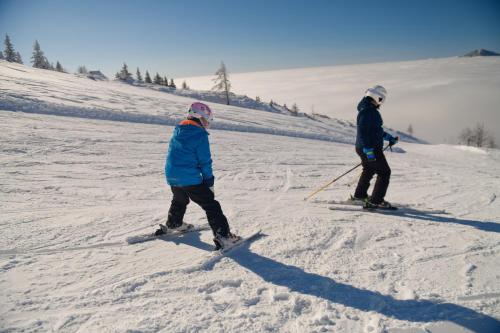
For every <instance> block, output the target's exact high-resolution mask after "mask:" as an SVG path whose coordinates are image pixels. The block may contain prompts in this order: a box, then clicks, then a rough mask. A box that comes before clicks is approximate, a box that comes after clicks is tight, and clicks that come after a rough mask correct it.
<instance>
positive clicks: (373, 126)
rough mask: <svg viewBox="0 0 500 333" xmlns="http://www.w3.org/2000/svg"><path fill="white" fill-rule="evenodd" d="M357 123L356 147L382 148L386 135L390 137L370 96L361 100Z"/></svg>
mask: <svg viewBox="0 0 500 333" xmlns="http://www.w3.org/2000/svg"><path fill="white" fill-rule="evenodd" d="M356 124H357V134H356V148H359V149H363V148H373V149H382V148H383V146H384V137H386V138H387V137H390V135H389V134H388V133H386V132H384V129H383V128H382V125H383V124H384V122H383V121H382V116H381V115H380V112H379V111H378V109H377V107H376V106H375V104H373V102H372V101H371V98H370V97H364V98H363V99H362V100H361V102H359V104H358V117H357V120H356Z"/></svg>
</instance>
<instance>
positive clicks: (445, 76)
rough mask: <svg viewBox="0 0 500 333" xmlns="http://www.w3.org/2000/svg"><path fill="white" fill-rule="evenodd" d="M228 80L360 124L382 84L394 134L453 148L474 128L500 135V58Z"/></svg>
mask: <svg viewBox="0 0 500 333" xmlns="http://www.w3.org/2000/svg"><path fill="white" fill-rule="evenodd" d="M228 69H229V70H231V66H230V64H228ZM212 79H213V75H212V76H203V77H190V78H179V79H177V80H178V81H179V82H181V81H182V80H185V81H186V82H187V84H188V85H189V86H190V87H192V88H194V89H210V88H211V87H212V84H213V83H212V81H211V80H212ZM230 80H231V84H232V87H233V91H234V92H236V93H240V94H247V95H249V96H252V97H255V96H259V97H260V98H261V99H262V100H263V101H269V100H270V99H273V100H274V101H275V102H278V103H280V104H283V103H286V104H287V105H288V106H290V105H292V104H293V103H297V104H298V106H299V108H300V109H301V111H304V112H311V110H314V111H315V112H318V113H322V114H326V115H328V116H330V117H334V118H341V119H347V120H354V119H355V117H356V110H355V105H356V104H357V103H358V102H359V99H360V96H362V95H363V93H364V92H365V90H366V89H367V88H368V87H370V86H373V85H375V84H381V85H383V86H384V87H386V88H387V91H388V97H387V102H386V103H385V105H384V106H383V107H382V116H383V117H384V121H385V124H386V125H387V126H389V127H392V128H399V129H402V130H405V129H407V128H408V126H409V125H410V124H412V126H413V128H414V131H415V133H416V134H417V136H419V137H420V138H422V139H424V140H427V141H431V142H436V143H437V142H440V143H442V142H448V143H456V142H457V140H458V135H459V134H460V132H461V131H462V130H463V129H464V128H466V127H474V126H475V124H476V123H477V122H482V123H484V124H485V126H486V128H488V129H489V131H491V132H492V133H493V134H494V135H496V134H497V133H500V113H499V112H498V111H497V110H498V105H500V95H499V94H498V90H499V89H500V57H474V58H462V57H454V58H442V59H427V60H417V61H404V62H388V63H376V64H363V65H348V66H331V67H318V68H301V69H289V70H279V71H267V72H253V73H233V74H231V73H230ZM496 139H497V140H498V139H499V138H498V136H497V137H496Z"/></svg>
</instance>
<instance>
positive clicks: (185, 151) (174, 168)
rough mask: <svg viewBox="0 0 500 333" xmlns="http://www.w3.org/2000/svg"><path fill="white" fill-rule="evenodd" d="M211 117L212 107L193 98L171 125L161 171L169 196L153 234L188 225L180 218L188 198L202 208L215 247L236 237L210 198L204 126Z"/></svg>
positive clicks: (209, 171)
mask: <svg viewBox="0 0 500 333" xmlns="http://www.w3.org/2000/svg"><path fill="white" fill-rule="evenodd" d="M212 120H213V116H212V111H211V110H210V108H209V107H208V106H207V105H206V104H203V103H200V102H195V103H193V104H191V107H190V108H189V111H188V114H187V118H186V119H185V120H183V121H181V122H180V123H179V125H177V126H176V127H175V130H174V133H173V135H172V138H171V139H170V145H169V149H168V154H167V159H166V164H165V175H166V177H167V183H168V184H169V185H170V187H171V190H172V193H173V198H172V203H171V206H170V210H169V212H168V220H167V223H166V228H161V229H158V230H157V231H156V233H155V234H156V235H161V234H164V233H165V232H168V231H169V229H170V230H173V229H175V230H180V231H182V230H185V229H189V228H191V227H192V225H189V224H186V223H184V222H183V218H184V213H185V212H186V206H187V205H188V204H189V201H190V200H192V201H194V202H195V203H197V204H198V205H200V206H201V208H203V210H204V211H205V213H206V214H207V219H208V223H209V224H210V227H211V229H212V232H213V234H214V243H215V245H216V249H220V248H225V247H228V246H231V245H232V244H234V243H235V242H237V241H238V240H240V237H238V236H235V235H233V234H232V233H231V232H230V230H229V224H228V222H227V219H226V217H225V216H224V214H223V212H222V208H221V206H220V204H219V202H217V201H216V200H215V199H214V187H213V186H214V180H215V178H214V176H213V174H212V158H211V154H210V144H209V142H208V135H209V134H208V132H207V130H208V128H209V127H210V123H211V122H212Z"/></svg>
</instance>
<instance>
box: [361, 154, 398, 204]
mask: <svg viewBox="0 0 500 333" xmlns="http://www.w3.org/2000/svg"><path fill="white" fill-rule="evenodd" d="M356 153H357V154H358V155H359V157H360V158H361V165H362V166H363V172H362V173H361V177H360V178H359V182H358V186H357V187H356V192H354V196H355V197H356V198H366V197H368V188H369V187H370V181H371V180H372V178H373V176H374V175H375V174H376V175H377V181H376V182H375V187H374V188H373V192H372V196H371V199H370V201H371V202H372V203H374V204H379V203H381V202H382V201H383V200H384V197H385V194H386V193H387V188H388V187H389V179H390V178H391V168H390V167H389V164H388V163H387V160H386V159H385V156H384V152H383V151H382V149H380V148H378V149H375V150H374V153H375V161H371V162H369V161H368V158H367V157H366V154H365V153H363V149H360V148H356Z"/></svg>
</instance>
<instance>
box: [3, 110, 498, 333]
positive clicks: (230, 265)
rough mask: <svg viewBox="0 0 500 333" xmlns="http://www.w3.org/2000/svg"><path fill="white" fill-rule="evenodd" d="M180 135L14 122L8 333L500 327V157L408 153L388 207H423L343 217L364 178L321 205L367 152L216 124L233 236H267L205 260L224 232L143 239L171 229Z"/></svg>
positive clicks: (6, 158)
mask: <svg viewBox="0 0 500 333" xmlns="http://www.w3.org/2000/svg"><path fill="white" fill-rule="evenodd" d="M171 132H172V127H169V126H160V125H146V124H134V123H126V122H108V121H98V120H88V119H78V118H68V117H57V116H50V115H36V114H25V113H19V112H3V111H1V112H0V140H1V142H2V145H1V149H0V164H1V176H0V183H1V186H0V197H1V200H0V211H1V212H2V213H1V215H0V232H1V234H2V235H3V237H2V238H1V239H0V249H1V250H0V298H1V300H2V301H1V304H2V305H1V307H0V328H1V329H0V330H1V331H4V332H21V331H26V332H48V331H57V332H156V331H161V332H197V331H200V332H201V331H203V332H263V331H271V332H272V331H275V332H445V331H447V332H498V329H499V328H500V321H499V319H500V281H499V275H500V268H499V267H500V256H499V253H500V236H499V233H500V224H499V223H498V222H499V220H500V203H499V200H498V198H497V196H498V195H499V192H498V189H499V188H500V178H499V175H500V155H499V152H498V151H483V150H477V151H474V150H463V149H460V147H457V148H459V149H457V148H456V147H453V146H447V145H438V146H433V145H419V144H408V143H402V144H401V148H403V149H404V151H406V153H392V154H390V153H389V154H388V159H389V162H390V164H391V166H392V169H393V176H392V183H391V187H390V190H389V195H388V200H393V201H394V202H401V203H407V204H411V205H413V207H414V209H413V210H411V211H409V212H407V213H405V214H402V215H382V214H376V213H365V212H362V211H360V210H357V209H353V207H344V208H343V209H339V210H331V209H329V208H331V205H330V204H329V203H328V201H329V200H335V199H343V198H345V197H346V196H347V195H348V194H349V193H351V192H352V187H349V186H348V185H349V184H352V182H353V181H354V180H355V176H356V174H355V173H353V174H352V175H351V176H348V177H346V178H345V179H343V180H342V181H340V182H339V183H338V184H335V185H333V186H332V187H330V188H329V189H328V190H326V191H324V192H322V193H320V194H319V195H318V196H317V197H315V198H314V199H312V200H311V201H310V202H304V201H303V198H304V197H305V196H306V195H307V194H309V193H311V192H312V191H313V190H314V189H315V188H317V187H318V186H320V185H322V184H323V183H325V182H327V181H329V180H330V179H331V178H332V177H334V176H336V175H338V174H340V173H341V172H343V171H344V170H347V169H348V168H350V167H351V166H352V165H355V164H356V163H357V162H358V159H357V157H356V156H355V154H354V153H353V149H352V146H351V145H346V144H340V143H332V142H326V141H315V140H307V139H300V138H291V137H284V136H273V135H266V134H255V133H236V132H229V131H217V130H213V131H212V132H211V136H210V139H211V143H212V148H213V155H214V161H215V165H214V169H215V174H216V177H217V180H216V187H215V191H216V196H217V198H218V199H219V201H220V202H221V204H222V207H223V209H224V211H225V213H226V215H227V217H228V219H229V221H230V225H231V227H232V228H233V230H234V231H236V232H237V233H240V234H242V235H245V234H248V233H251V232H253V231H255V230H257V229H262V231H263V233H264V234H265V236H264V237H261V238H260V239H258V240H256V241H254V242H253V243H251V244H250V245H249V246H248V247H247V248H243V249H241V250H237V251H235V252H234V253H232V254H231V255H229V256H228V257H226V258H223V259H222V260H220V261H218V262H216V263H214V264H212V265H208V266H204V265H202V263H203V262H204V261H205V260H206V259H207V258H208V257H209V255H210V250H211V247H212V244H211V235H210V232H209V231H204V232H201V233H193V234H189V235H186V236H185V237H182V238H179V239H171V240H167V241H164V240H157V241H154V242H149V243H143V244H136V245H127V244H126V243H125V238H126V237H128V236H132V235H136V234H140V233H143V232H146V231H152V230H154V228H155V225H156V224H157V223H160V222H163V221H165V219H166V215H167V210H168V207H169V200H170V198H171V194H170V192H169V189H168V188H167V186H166V185H165V183H164V176H163V172H162V171H163V164H164V157H165V151H166V149H167V146H168V139H169V137H170V135H171ZM339 208H341V207H339ZM442 210H445V211H446V214H441V213H440V212H442ZM436 212H437V213H436ZM186 221H189V222H192V223H195V224H203V223H206V221H205V218H204V214H203V212H202V211H201V209H199V208H198V207H197V206H196V205H190V207H188V213H187V215H186Z"/></svg>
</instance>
